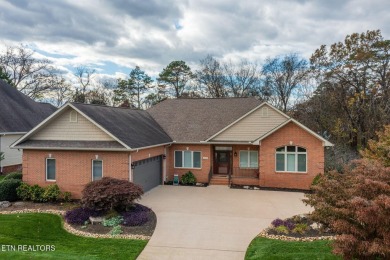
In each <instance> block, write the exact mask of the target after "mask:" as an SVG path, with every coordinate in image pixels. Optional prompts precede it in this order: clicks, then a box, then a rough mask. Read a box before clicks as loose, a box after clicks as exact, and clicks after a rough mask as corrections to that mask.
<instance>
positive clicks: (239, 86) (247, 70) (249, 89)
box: [223, 60, 260, 97]
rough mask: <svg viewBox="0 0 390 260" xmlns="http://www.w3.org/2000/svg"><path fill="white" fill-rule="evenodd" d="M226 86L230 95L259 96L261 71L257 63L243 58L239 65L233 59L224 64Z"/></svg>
mask: <svg viewBox="0 0 390 260" xmlns="http://www.w3.org/2000/svg"><path fill="white" fill-rule="evenodd" d="M223 69H224V74H225V77H226V82H225V85H226V88H227V91H228V93H229V94H230V96H233V97H248V96H257V93H258V89H259V86H260V73H259V71H258V68H257V64H256V63H251V62H249V61H247V60H242V61H241V62H240V63H239V64H238V65H234V64H233V63H232V62H231V61H230V62H228V63H225V64H224V65H223Z"/></svg>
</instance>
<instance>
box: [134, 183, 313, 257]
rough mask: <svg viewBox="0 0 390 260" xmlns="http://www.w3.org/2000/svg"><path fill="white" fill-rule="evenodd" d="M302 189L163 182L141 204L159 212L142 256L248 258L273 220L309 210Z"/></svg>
mask: <svg viewBox="0 0 390 260" xmlns="http://www.w3.org/2000/svg"><path fill="white" fill-rule="evenodd" d="M303 197H304V196H303V193H298V192H281V191H260V190H239V189H229V188H228V187H227V186H209V187H206V188H200V187H180V186H159V187H157V188H155V189H153V190H152V191H151V192H149V193H147V194H146V195H145V196H144V197H143V199H142V200H141V203H142V204H144V205H146V206H148V207H150V208H152V209H153V210H154V212H155V213H156V214H157V227H156V230H155V231H154V234H153V236H152V239H151V240H150V241H149V243H148V244H147V246H146V247H145V249H144V251H143V252H142V253H141V255H140V256H139V258H138V259H212V260H219V259H224V260H229V259H244V256H245V252H246V249H247V247H248V245H249V243H250V242H251V241H252V239H253V238H254V237H255V236H256V235H257V234H258V233H259V232H260V231H261V230H262V229H264V228H266V227H268V226H269V225H270V222H271V221H272V220H273V219H275V218H277V217H279V218H286V217H290V216H292V215H295V214H301V213H306V212H309V211H310V208H308V207H306V206H305V205H304V204H303V202H302V201H301V200H302V199H303Z"/></svg>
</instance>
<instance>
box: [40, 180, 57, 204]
mask: <svg viewBox="0 0 390 260" xmlns="http://www.w3.org/2000/svg"><path fill="white" fill-rule="evenodd" d="M60 195H61V191H60V188H58V185H57V184H51V185H49V186H47V187H45V188H44V192H43V194H42V200H43V201H57V200H58V199H59V198H60Z"/></svg>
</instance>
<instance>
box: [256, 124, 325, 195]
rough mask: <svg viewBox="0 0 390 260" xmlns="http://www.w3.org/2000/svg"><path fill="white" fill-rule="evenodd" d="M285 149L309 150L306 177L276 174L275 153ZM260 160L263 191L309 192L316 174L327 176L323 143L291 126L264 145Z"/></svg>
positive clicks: (270, 138)
mask: <svg viewBox="0 0 390 260" xmlns="http://www.w3.org/2000/svg"><path fill="white" fill-rule="evenodd" d="M290 142H292V144H290ZM284 145H294V146H301V147H303V148H306V150H307V173H300V172H296V173H295V172H294V173H287V172H276V171H275V149H276V148H277V147H280V146H284ZM259 157H260V186H263V187H276V188H294V189H306V190H308V189H309V188H310V185H311V183H312V181H313V178H314V177H315V176H316V175H317V174H319V173H321V174H322V173H323V172H324V147H323V146H322V141H320V140H318V139H317V138H315V137H314V136H313V135H311V134H309V133H308V132H306V131H305V130H303V129H302V128H300V127H299V126H297V125H296V124H294V123H292V122H291V123H289V124H287V125H286V126H284V127H283V128H281V129H279V130H278V131H276V132H275V133H273V134H272V135H270V136H268V137H267V138H266V139H264V140H263V141H261V146H260V153H259Z"/></svg>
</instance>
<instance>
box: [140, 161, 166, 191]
mask: <svg viewBox="0 0 390 260" xmlns="http://www.w3.org/2000/svg"><path fill="white" fill-rule="evenodd" d="M134 165H135V168H134V170H133V182H134V183H135V184H138V185H140V186H141V187H142V188H143V189H144V192H147V191H149V190H151V189H153V188H154V187H156V186H158V185H160V184H161V180H162V176H161V175H162V174H161V173H162V159H161V156H155V157H151V158H148V159H144V160H140V161H136V162H134Z"/></svg>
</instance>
